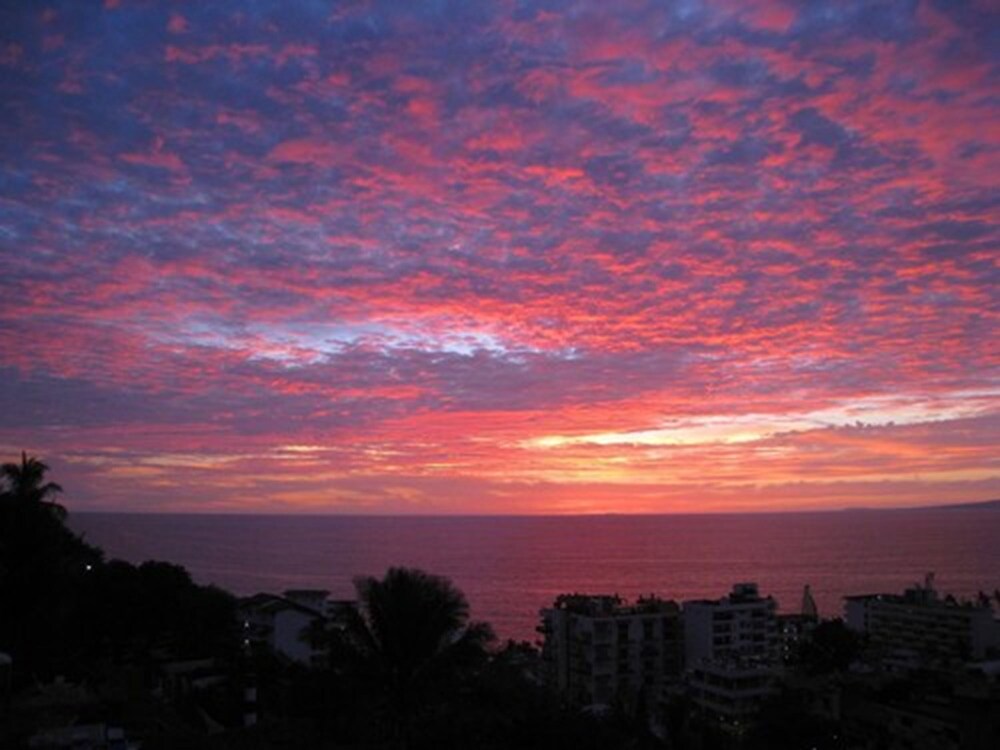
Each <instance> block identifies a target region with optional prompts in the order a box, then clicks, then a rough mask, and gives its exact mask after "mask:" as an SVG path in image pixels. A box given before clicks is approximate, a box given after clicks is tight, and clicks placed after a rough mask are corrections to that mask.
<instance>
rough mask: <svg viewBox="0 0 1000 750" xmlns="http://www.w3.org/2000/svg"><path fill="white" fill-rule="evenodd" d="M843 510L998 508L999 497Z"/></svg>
mask: <svg viewBox="0 0 1000 750" xmlns="http://www.w3.org/2000/svg"><path fill="white" fill-rule="evenodd" d="M844 510H845V511H869V510H1000V499H997V500H981V501H978V502H974V503H942V504H939V505H907V506H905V507H901V508H873V507H871V506H861V507H852V508H844Z"/></svg>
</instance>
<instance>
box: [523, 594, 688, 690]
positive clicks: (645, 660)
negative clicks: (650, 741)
mask: <svg viewBox="0 0 1000 750" xmlns="http://www.w3.org/2000/svg"><path fill="white" fill-rule="evenodd" d="M541 617H542V624H541V626H540V627H539V632H541V633H542V634H543V636H544V643H543V646H542V658H543V660H544V663H545V667H546V671H547V676H548V679H549V680H550V682H551V683H552V684H553V685H554V686H555V687H556V688H557V689H558V690H560V691H561V692H562V693H564V694H565V695H567V696H568V697H570V698H571V700H573V701H574V702H576V703H578V704H579V705H598V706H606V705H610V704H612V703H615V702H620V703H622V704H624V705H626V706H629V705H632V706H634V705H635V704H636V701H638V700H639V699H640V696H641V697H643V698H644V699H645V700H646V701H648V702H649V705H652V704H653V703H654V702H656V701H658V700H659V697H660V695H661V692H662V690H663V688H664V687H665V686H667V685H668V684H671V683H672V682H676V681H678V680H679V678H680V675H681V665H682V655H683V651H682V644H681V638H682V627H681V620H680V607H679V606H678V605H677V603H676V602H672V601H665V600H661V599H657V598H654V597H649V598H640V599H639V600H637V601H636V602H635V603H633V604H628V603H626V602H625V601H624V600H622V599H621V598H619V597H617V596H589V595H582V594H569V595H564V596H560V597H559V598H557V599H556V601H555V604H554V606H553V607H551V608H549V609H543V610H542V611H541Z"/></svg>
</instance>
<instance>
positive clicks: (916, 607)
mask: <svg viewBox="0 0 1000 750" xmlns="http://www.w3.org/2000/svg"><path fill="white" fill-rule="evenodd" d="M844 601H845V605H844V614H845V620H846V622H847V626H848V627H849V628H851V629H852V630H855V631H857V632H859V633H865V634H866V635H867V636H868V638H869V640H870V642H871V644H872V645H873V646H875V647H876V648H880V649H882V651H883V661H885V662H886V663H888V664H890V665H892V666H897V667H906V666H917V665H926V664H930V663H947V662H954V661H975V660H980V659H984V658H986V657H987V656H988V655H990V654H992V653H994V652H996V651H997V650H998V649H1000V623H998V621H997V619H996V617H995V616H994V613H993V608H992V607H991V606H990V603H989V600H988V599H984V600H981V601H977V602H959V601H958V600H956V599H955V598H954V597H952V596H950V595H949V596H945V597H943V598H942V597H941V596H939V595H938V592H937V591H936V590H935V588H934V575H933V574H932V573H928V574H927V577H926V578H925V579H924V583H923V584H922V585H921V584H916V585H914V586H913V587H911V588H908V589H906V590H905V591H904V592H903V593H902V594H865V595H860V596H848V597H845V599H844Z"/></svg>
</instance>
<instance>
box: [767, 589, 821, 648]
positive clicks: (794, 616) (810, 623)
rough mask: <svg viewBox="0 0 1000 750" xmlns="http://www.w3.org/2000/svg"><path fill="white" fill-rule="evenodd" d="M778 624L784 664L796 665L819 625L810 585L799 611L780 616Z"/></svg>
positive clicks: (803, 593)
mask: <svg viewBox="0 0 1000 750" xmlns="http://www.w3.org/2000/svg"><path fill="white" fill-rule="evenodd" d="M777 622H778V643H779V646H780V651H781V661H782V663H784V664H794V663H795V662H797V661H798V660H799V658H800V655H801V653H802V647H803V646H804V645H805V643H806V642H807V641H808V640H809V638H810V637H811V636H812V632H813V631H814V630H815V629H816V626H817V625H818V624H819V610H818V609H817V607H816V601H815V600H814V599H813V595H812V590H811V589H810V588H809V584H806V586H805V588H804V589H803V591H802V606H801V607H800V608H799V611H798V612H789V613H787V614H780V615H778V616H777Z"/></svg>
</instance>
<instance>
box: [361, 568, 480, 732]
mask: <svg viewBox="0 0 1000 750" xmlns="http://www.w3.org/2000/svg"><path fill="white" fill-rule="evenodd" d="M354 586H355V589H356V590H357V594H358V600H357V608H356V609H355V610H353V611H352V612H351V613H350V614H349V615H348V616H347V617H346V619H345V621H344V622H343V623H342V627H343V630H342V631H341V637H342V638H343V639H344V643H345V645H346V646H347V647H348V649H349V650H350V651H351V652H352V653H353V654H354V656H355V658H357V659H358V661H359V666H360V667H361V668H362V669H364V671H365V672H366V673H367V675H368V676H370V677H374V678H375V679H376V681H377V682H378V683H379V685H380V686H381V688H382V689H383V690H384V691H385V698H386V702H387V708H388V709H389V714H390V717H389V718H390V721H391V722H392V724H393V728H394V733H395V734H396V739H397V740H398V741H399V743H400V744H401V745H402V746H403V747H406V746H407V745H408V744H409V724H410V720H411V718H412V716H413V714H414V711H415V708H416V707H415V702H416V698H417V696H418V693H419V694H420V695H422V696H426V694H427V692H429V691H430V692H433V691H431V687H432V686H436V687H438V688H443V689H444V691H445V692H447V691H448V690H449V688H453V687H454V684H455V680H457V679H458V678H459V677H460V675H461V672H462V669H463V668H468V667H471V666H472V665H474V664H475V663H477V661H478V660H481V659H482V657H483V656H484V655H485V653H486V646H487V645H488V644H489V643H490V642H491V641H492V640H493V637H494V636H493V631H492V629H491V628H490V626H489V625H488V624H486V623H480V622H470V621H469V604H468V602H467V601H466V599H465V595H464V594H463V593H462V592H461V591H459V590H458V589H457V588H455V586H454V585H453V584H452V583H451V581H449V580H448V579H446V578H441V577H439V576H433V575H429V574H427V573H424V572H423V571H420V570H414V569H409V568H390V569H389V571H388V572H387V573H386V574H385V577H384V578H382V579H381V580H379V579H377V578H373V577H363V578H358V579H356V580H355V582H354ZM442 697H444V699H445V700H447V696H446V695H445V696H442Z"/></svg>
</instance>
